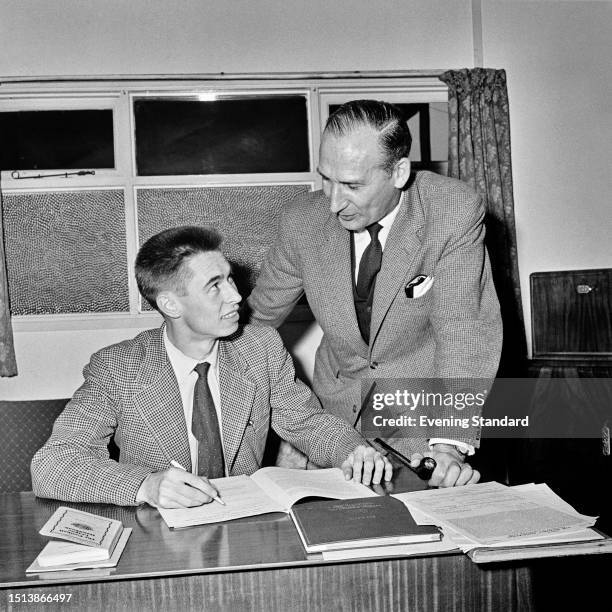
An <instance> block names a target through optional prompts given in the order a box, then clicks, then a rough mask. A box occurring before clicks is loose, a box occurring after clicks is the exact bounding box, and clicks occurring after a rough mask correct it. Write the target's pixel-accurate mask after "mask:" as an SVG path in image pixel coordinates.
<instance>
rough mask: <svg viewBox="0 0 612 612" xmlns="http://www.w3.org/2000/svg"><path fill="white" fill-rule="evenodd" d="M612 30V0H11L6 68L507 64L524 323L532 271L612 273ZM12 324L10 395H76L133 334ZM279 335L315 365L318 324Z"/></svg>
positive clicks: (2, 13)
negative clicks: (98, 353) (92, 370)
mask: <svg viewBox="0 0 612 612" xmlns="http://www.w3.org/2000/svg"><path fill="white" fill-rule="evenodd" d="M472 20H474V21H475V22H476V23H475V27H474V28H473V27H472ZM611 31H612V4H611V3H610V2H578V1H575V2H557V1H551V0H543V1H540V0H532V1H529V2H522V1H518V0H511V1H510V0H508V1H503V0H473V1H472V2H470V1H468V0H433V1H428V2H424V1H418V0H386V1H379V2H371V1H370V0H353V1H348V0H343V1H340V0H339V1H337V2H328V1H327V0H311V1H310V2H308V3H305V2H302V1H301V0H286V1H285V2H284V3H279V2H278V1H277V0H259V1H257V2H256V1H248V0H243V1H237V0H224V1H223V2H220V1H212V0H182V1H181V2H175V3H170V2H152V1H151V0H131V1H130V2H129V3H128V2H123V1H122V0H106V1H98V2H93V1H89V2H82V1H79V0H55V1H54V2H53V3H49V2H46V1H45V0H3V2H2V4H1V5H0V40H2V41H3V53H2V54H0V75H3V76H34V75H43V76H53V75H58V76H61V75H112V74H164V73H169V74H185V73H211V72H219V71H224V72H234V73H236V72H237V73H245V72H265V71H275V72H284V71H288V72H291V71H328V70H329V71H332V70H410V69H414V70H418V69H441V68H451V67H453V68H459V67H471V66H474V65H481V64H482V65H485V66H487V67H504V68H506V70H507V73H508V87H509V95H510V109H511V125H512V146H513V161H514V185H515V202H516V216H517V227H518V241H519V244H518V248H519V265H520V268H521V276H522V283H523V300H524V307H525V314H526V316H527V325H528V327H529V322H530V318H529V291H528V277H529V274H530V273H531V272H533V271H536V270H554V269H566V268H581V267H612V261H611V258H612V250H611V248H610V246H609V244H610V238H609V236H610V233H611V232H610V230H611V229H612V228H611V225H612V222H611V219H610V214H611V213H610V210H611V207H610V205H609V203H608V202H607V201H606V199H604V198H609V195H608V194H609V193H610V192H611V191H612V189H611V187H612V185H611V184H610V183H611V176H612V173H611V172H610V168H609V159H610V158H611V157H612V156H611V155H610V153H611V152H612V151H611V148H612V145H611V144H610V143H611V142H612V138H611V136H612V134H611V132H610V130H611V129H612V121H611V120H610V119H611V117H610V113H611V111H610V108H611V106H610V104H609V100H610V99H611V96H610V94H611V93H612V91H610V87H611V85H610V83H609V79H608V78H607V75H608V72H609V65H610V61H611V59H612V52H611V49H610V39H611V38H612V37H611V36H610V32H611ZM481 32H482V34H481ZM474 58H476V59H474ZM481 60H482V61H481ZM475 62H476V63H475ZM0 80H1V77H0ZM15 330H16V338H15V341H16V349H17V359H18V366H19V368H20V375H19V376H18V377H17V378H15V379H0V397H2V398H5V397H6V398H7V399H27V398H33V397H40V398H51V397H61V396H67V395H70V394H72V392H73V390H74V388H75V387H76V386H77V385H78V384H79V382H80V380H81V376H80V371H81V368H82V365H83V364H84V363H85V362H86V361H87V359H88V357H89V355H90V354H91V353H92V352H93V351H94V350H96V349H97V348H99V347H101V346H104V345H106V344H109V343H110V342H114V341H116V340H119V339H122V338H127V337H130V336H133V335H135V334H136V333H137V332H138V329H136V328H129V329H125V328H118V329H115V328H112V326H111V327H110V329H90V328H87V327H85V328H84V329H82V330H80V331H78V332H73V331H62V330H57V331H53V332H51V331H46V330H44V329H43V328H41V329H40V331H28V332H25V331H22V328H21V327H20V325H19V323H16V325H15ZM285 331H286V337H287V338H288V339H289V340H290V345H291V346H292V347H293V349H294V351H295V354H296V356H297V358H298V360H299V361H300V362H301V363H302V366H303V368H304V370H305V371H306V372H307V373H308V372H311V371H312V361H313V356H314V349H315V347H316V345H317V343H318V341H319V339H320V330H318V329H316V328H315V329H312V328H311V329H310V330H309V331H308V333H307V334H306V336H302V337H301V338H300V337H299V336H300V330H299V329H296V328H295V327H290V328H288V329H287V330H285ZM528 335H529V339H530V333H529V329H528Z"/></svg>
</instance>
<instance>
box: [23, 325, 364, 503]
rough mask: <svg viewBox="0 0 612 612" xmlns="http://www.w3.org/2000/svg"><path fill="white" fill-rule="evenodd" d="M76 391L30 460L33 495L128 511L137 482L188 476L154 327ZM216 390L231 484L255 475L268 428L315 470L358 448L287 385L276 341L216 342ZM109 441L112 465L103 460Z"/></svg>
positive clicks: (271, 337)
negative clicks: (172, 471) (163, 473)
mask: <svg viewBox="0 0 612 612" xmlns="http://www.w3.org/2000/svg"><path fill="white" fill-rule="evenodd" d="M83 372H84V377H85V382H84V383H83V385H82V386H81V387H80V388H79V389H78V390H77V392H76V393H75V395H74V397H73V398H72V400H71V401H70V402H69V403H68V404H67V406H66V408H65V410H64V412H63V413H62V414H61V415H60V416H59V417H58V419H57V421H56V423H55V425H54V427H53V432H52V434H51V437H50V438H49V440H48V441H47V443H46V444H45V445H44V446H43V447H42V448H41V449H40V450H39V451H38V452H37V453H36V455H35V456H34V458H33V460H32V483H33V489H34V492H35V493H36V495H38V496H40V497H50V498H54V499H61V500H65V501H76V502H90V503H111V504H117V505H131V504H135V503H136V502H135V499H136V493H137V492H138V489H139V487H140V485H141V483H142V481H143V480H144V478H145V477H146V476H147V475H148V474H150V473H151V472H154V471H159V470H164V469H166V468H168V467H170V461H171V460H172V459H174V460H176V461H178V462H179V463H180V464H182V465H184V466H185V467H186V468H187V469H190V467H191V459H190V453H189V443H188V439H187V425H186V423H185V416H184V411H183V406H182V403H181V397H180V392H179V388H178V383H177V381H176V377H175V375H174V371H173V369H172V366H171V364H170V361H169V360H168V357H167V354H166V350H165V347H164V342H163V326H162V328H159V329H153V330H148V331H145V332H142V333H140V334H138V335H137V336H136V337H135V338H134V339H132V340H127V341H125V342H121V343H119V344H115V345H112V346H109V347H106V348H104V349H102V350H101V351H99V352H97V353H95V354H94V355H93V356H92V358H91V361H90V363H89V364H88V365H87V366H85V369H84V371H83ZM219 386H220V395H221V415H222V426H223V450H224V455H225V464H226V466H227V469H228V471H229V474H230V475H238V474H251V473H253V472H254V471H256V470H257V469H258V468H259V467H260V466H261V462H262V458H263V453H264V447H265V443H266V438H267V436H268V431H269V428H270V426H271V427H272V428H273V429H274V430H275V431H276V432H277V433H278V435H279V436H280V437H281V438H282V439H285V440H287V441H289V442H290V443H291V444H292V445H294V446H296V447H297V448H299V449H300V450H301V451H302V452H304V453H305V454H306V455H307V456H309V457H311V458H312V460H313V461H314V462H316V463H317V464H319V465H324V466H340V465H341V463H342V462H343V461H344V460H345V459H346V457H347V455H348V454H349V453H350V452H351V451H352V450H353V449H354V448H355V446H357V445H358V444H360V443H362V442H363V440H362V438H361V437H360V436H359V435H358V434H357V433H356V432H355V431H354V430H352V429H351V428H350V427H348V426H347V424H346V423H345V422H344V421H342V420H341V419H339V418H337V417H335V416H333V415H330V414H326V413H324V412H323V410H322V408H321V406H320V404H319V402H318V401H317V400H316V398H315V397H314V396H313V394H312V393H311V391H310V390H309V389H308V388H307V387H306V386H305V385H303V384H302V383H301V382H299V381H296V380H295V372H294V368H293V363H292V361H291V357H290V356H289V355H288V353H287V351H286V350H285V348H284V347H283V344H282V341H281V339H280V337H279V336H278V334H277V332H276V331H275V330H273V329H270V328H263V327H262V328H257V327H252V326H245V327H243V328H240V329H239V330H238V331H237V332H236V333H235V334H233V335H232V336H230V337H228V338H222V339H221V340H220V341H219ZM113 435H114V437H115V441H116V443H117V445H118V446H119V449H120V457H119V462H118V463H117V462H116V461H113V460H111V459H110V458H109V455H108V450H107V445H108V442H109V440H110V439H111V437H112V436H113Z"/></svg>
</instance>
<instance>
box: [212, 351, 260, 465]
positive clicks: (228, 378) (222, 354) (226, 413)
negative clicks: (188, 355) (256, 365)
mask: <svg viewBox="0 0 612 612" xmlns="http://www.w3.org/2000/svg"><path fill="white" fill-rule="evenodd" d="M247 370H248V366H247V364H246V362H245V361H244V359H243V358H242V356H241V355H240V352H239V351H238V349H237V348H236V347H235V346H234V345H233V344H232V342H231V341H230V340H224V339H221V340H220V341H219V387H220V391H221V421H222V425H223V449H224V454H225V465H226V466H227V470H228V473H231V470H232V467H233V465H234V462H235V460H236V455H237V453H238V448H239V447H240V442H241V441H242V437H243V435H244V430H245V429H246V427H247V424H248V421H249V417H250V415H251V408H252V406H253V401H254V399H255V388H256V387H255V383H254V382H253V381H252V380H250V379H249V378H248V377H247V376H246V375H245V374H246V372H247Z"/></svg>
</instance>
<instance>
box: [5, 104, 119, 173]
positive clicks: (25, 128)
mask: <svg viewBox="0 0 612 612" xmlns="http://www.w3.org/2000/svg"><path fill="white" fill-rule="evenodd" d="M0 142H2V148H1V152H0V164H1V169H2V170H55V169H62V170H77V169H85V168H114V167H115V155H114V146H113V111H112V110H110V109H106V110H61V111H59V110H57V111H56V110H52V111H46V110H45V111H18V112H2V113H0Z"/></svg>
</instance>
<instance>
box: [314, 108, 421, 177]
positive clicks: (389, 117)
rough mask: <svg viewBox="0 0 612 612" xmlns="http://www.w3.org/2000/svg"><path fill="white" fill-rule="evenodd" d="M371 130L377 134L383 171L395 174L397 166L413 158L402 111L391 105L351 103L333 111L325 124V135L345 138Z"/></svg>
mask: <svg viewBox="0 0 612 612" xmlns="http://www.w3.org/2000/svg"><path fill="white" fill-rule="evenodd" d="M363 126H369V127H371V128H373V129H375V130H376V131H377V132H378V142H379V144H380V148H381V152H382V154H383V168H384V169H385V170H386V171H387V172H392V171H393V168H394V167H395V164H396V163H397V162H398V161H399V160H400V159H402V157H408V155H409V154H410V147H411V145H412V136H411V134H410V130H409V129H408V125H407V124H406V120H405V119H404V115H403V113H402V111H401V110H400V109H399V108H398V107H397V106H395V105H393V104H390V103H389V102H381V101H379V100H351V101H350V102H346V103H345V104H343V105H342V106H341V107H340V108H338V109H337V110H336V111H334V112H333V113H332V114H331V115H330V116H329V118H328V119H327V122H326V123H325V130H324V133H325V132H327V133H330V134H333V135H334V136H346V135H347V134H350V133H351V132H353V131H354V130H355V129H359V128H360V127H363Z"/></svg>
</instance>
